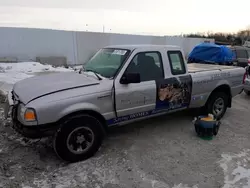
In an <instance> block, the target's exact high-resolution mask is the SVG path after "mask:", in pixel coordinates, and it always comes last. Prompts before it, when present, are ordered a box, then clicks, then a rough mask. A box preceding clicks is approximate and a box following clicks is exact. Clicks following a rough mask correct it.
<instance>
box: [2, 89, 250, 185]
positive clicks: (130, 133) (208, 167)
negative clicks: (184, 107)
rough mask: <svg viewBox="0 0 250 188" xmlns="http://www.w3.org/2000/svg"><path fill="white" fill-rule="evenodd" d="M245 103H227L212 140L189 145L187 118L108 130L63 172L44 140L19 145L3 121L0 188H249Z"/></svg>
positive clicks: (193, 140)
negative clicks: (89, 153)
mask: <svg viewBox="0 0 250 188" xmlns="http://www.w3.org/2000/svg"><path fill="white" fill-rule="evenodd" d="M249 103H250V97H248V96H246V95H245V94H244V93H243V94H241V95H239V96H237V97H235V99H234V101H233V107H232V108H231V109H228V111H227V113H226V115H225V117H224V119H223V120H222V125H221V128H220V131H219V134H218V135H217V137H215V138H214V139H213V140H211V141H207V140H202V139H200V138H198V137H196V135H195V133H194V127H193V125H192V119H193V117H192V116H191V115H190V113H186V112H182V113H176V114H174V115H165V116H162V117H157V118H153V119H150V120H147V121H142V122H139V123H134V124H131V125H128V126H124V127H119V128H115V129H112V130H111V132H110V135H109V137H108V138H107V139H106V140H105V142H104V144H103V147H102V148H101V149H100V151H99V152H98V153H97V154H96V155H95V157H92V158H91V159H89V160H86V161H83V162H79V163H74V164H66V163H64V162H63V161H60V160H59V159H58V158H57V157H56V156H55V154H54V151H53V149H52V147H51V144H50V143H51V139H45V140H41V141H39V140H35V141H31V140H27V139H24V138H22V137H21V136H19V135H18V134H16V133H15V132H14V131H13V130H12V129H11V124H10V122H9V121H6V120H3V118H1V114H2V113H3V111H2V109H1V106H0V187H4V188H14V187H23V188H31V187H41V188H50V187H51V188H54V187H56V188H63V187H65V188H66V187H69V188H76V187H83V188H85V187H86V188H92V187H93V188H94V187H95V188H102V187H104V188H170V187H171V188H197V187H198V188H210V187H211V188H217V187H218V188H219V187H223V188H236V187H239V188H241V187H242V188H244V187H250V165H249V164H250V162H249V161H250V150H248V149H250V136H249V133H250V128H249V121H248V115H249V112H248V109H249V108H250V107H249Z"/></svg>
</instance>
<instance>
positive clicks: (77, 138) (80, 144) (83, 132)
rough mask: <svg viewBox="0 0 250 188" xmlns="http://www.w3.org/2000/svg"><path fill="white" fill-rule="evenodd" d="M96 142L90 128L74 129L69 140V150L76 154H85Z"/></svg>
mask: <svg viewBox="0 0 250 188" xmlns="http://www.w3.org/2000/svg"><path fill="white" fill-rule="evenodd" d="M93 142H94V133H93V131H92V130H91V129H90V128H88V127H78V128H76V129H74V130H73V131H72V132H71V133H70V134H69V136H68V138H67V148H68V149H69V151H70V152H72V153H74V154H83V153H85V152H87V151H88V150H89V148H90V147H91V146H92V145H93Z"/></svg>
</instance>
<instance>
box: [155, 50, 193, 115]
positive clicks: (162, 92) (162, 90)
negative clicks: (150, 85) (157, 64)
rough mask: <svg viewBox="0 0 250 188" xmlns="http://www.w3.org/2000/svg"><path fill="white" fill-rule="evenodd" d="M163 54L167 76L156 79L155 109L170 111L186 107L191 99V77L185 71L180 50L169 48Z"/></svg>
mask: <svg viewBox="0 0 250 188" xmlns="http://www.w3.org/2000/svg"><path fill="white" fill-rule="evenodd" d="M165 54H166V64H165V65H166V66H167V67H169V69H168V74H167V75H168V76H167V77H166V78H165V79H164V80H158V81H156V87H157V90H158V98H157V100H156V109H167V110H168V111H172V110H181V109H184V108H187V107H188V106H189V104H190V100H191V93H192V78H191V75H190V74H189V73H188V71H187V68H186V64H185V62H184V59H183V55H182V52H181V51H179V50H172V51H171V50H170V51H166V52H165ZM167 62H169V64H168V63H167Z"/></svg>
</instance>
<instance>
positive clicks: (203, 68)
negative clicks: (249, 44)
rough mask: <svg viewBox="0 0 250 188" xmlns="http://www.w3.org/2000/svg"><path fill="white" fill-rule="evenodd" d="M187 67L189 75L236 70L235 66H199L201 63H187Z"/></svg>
mask: <svg viewBox="0 0 250 188" xmlns="http://www.w3.org/2000/svg"><path fill="white" fill-rule="evenodd" d="M187 67H188V72H189V73H195V72H203V71H211V70H225V69H235V68H236V67H235V66H223V65H211V64H201V63H188V64H187Z"/></svg>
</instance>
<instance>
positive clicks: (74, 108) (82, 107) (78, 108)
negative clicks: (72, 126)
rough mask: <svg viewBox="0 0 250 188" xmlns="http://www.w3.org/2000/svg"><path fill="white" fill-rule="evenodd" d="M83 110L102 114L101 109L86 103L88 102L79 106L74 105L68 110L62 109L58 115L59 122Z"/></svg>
mask: <svg viewBox="0 0 250 188" xmlns="http://www.w3.org/2000/svg"><path fill="white" fill-rule="evenodd" d="M83 110H91V111H95V112H97V113H99V114H101V113H100V108H99V107H97V106H96V105H94V104H91V103H86V102H84V103H77V104H73V105H70V106H68V107H67V108H64V109H62V111H60V112H59V113H58V117H57V121H58V120H60V119H61V118H63V117H65V116H67V115H69V114H72V113H75V112H79V111H83Z"/></svg>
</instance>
